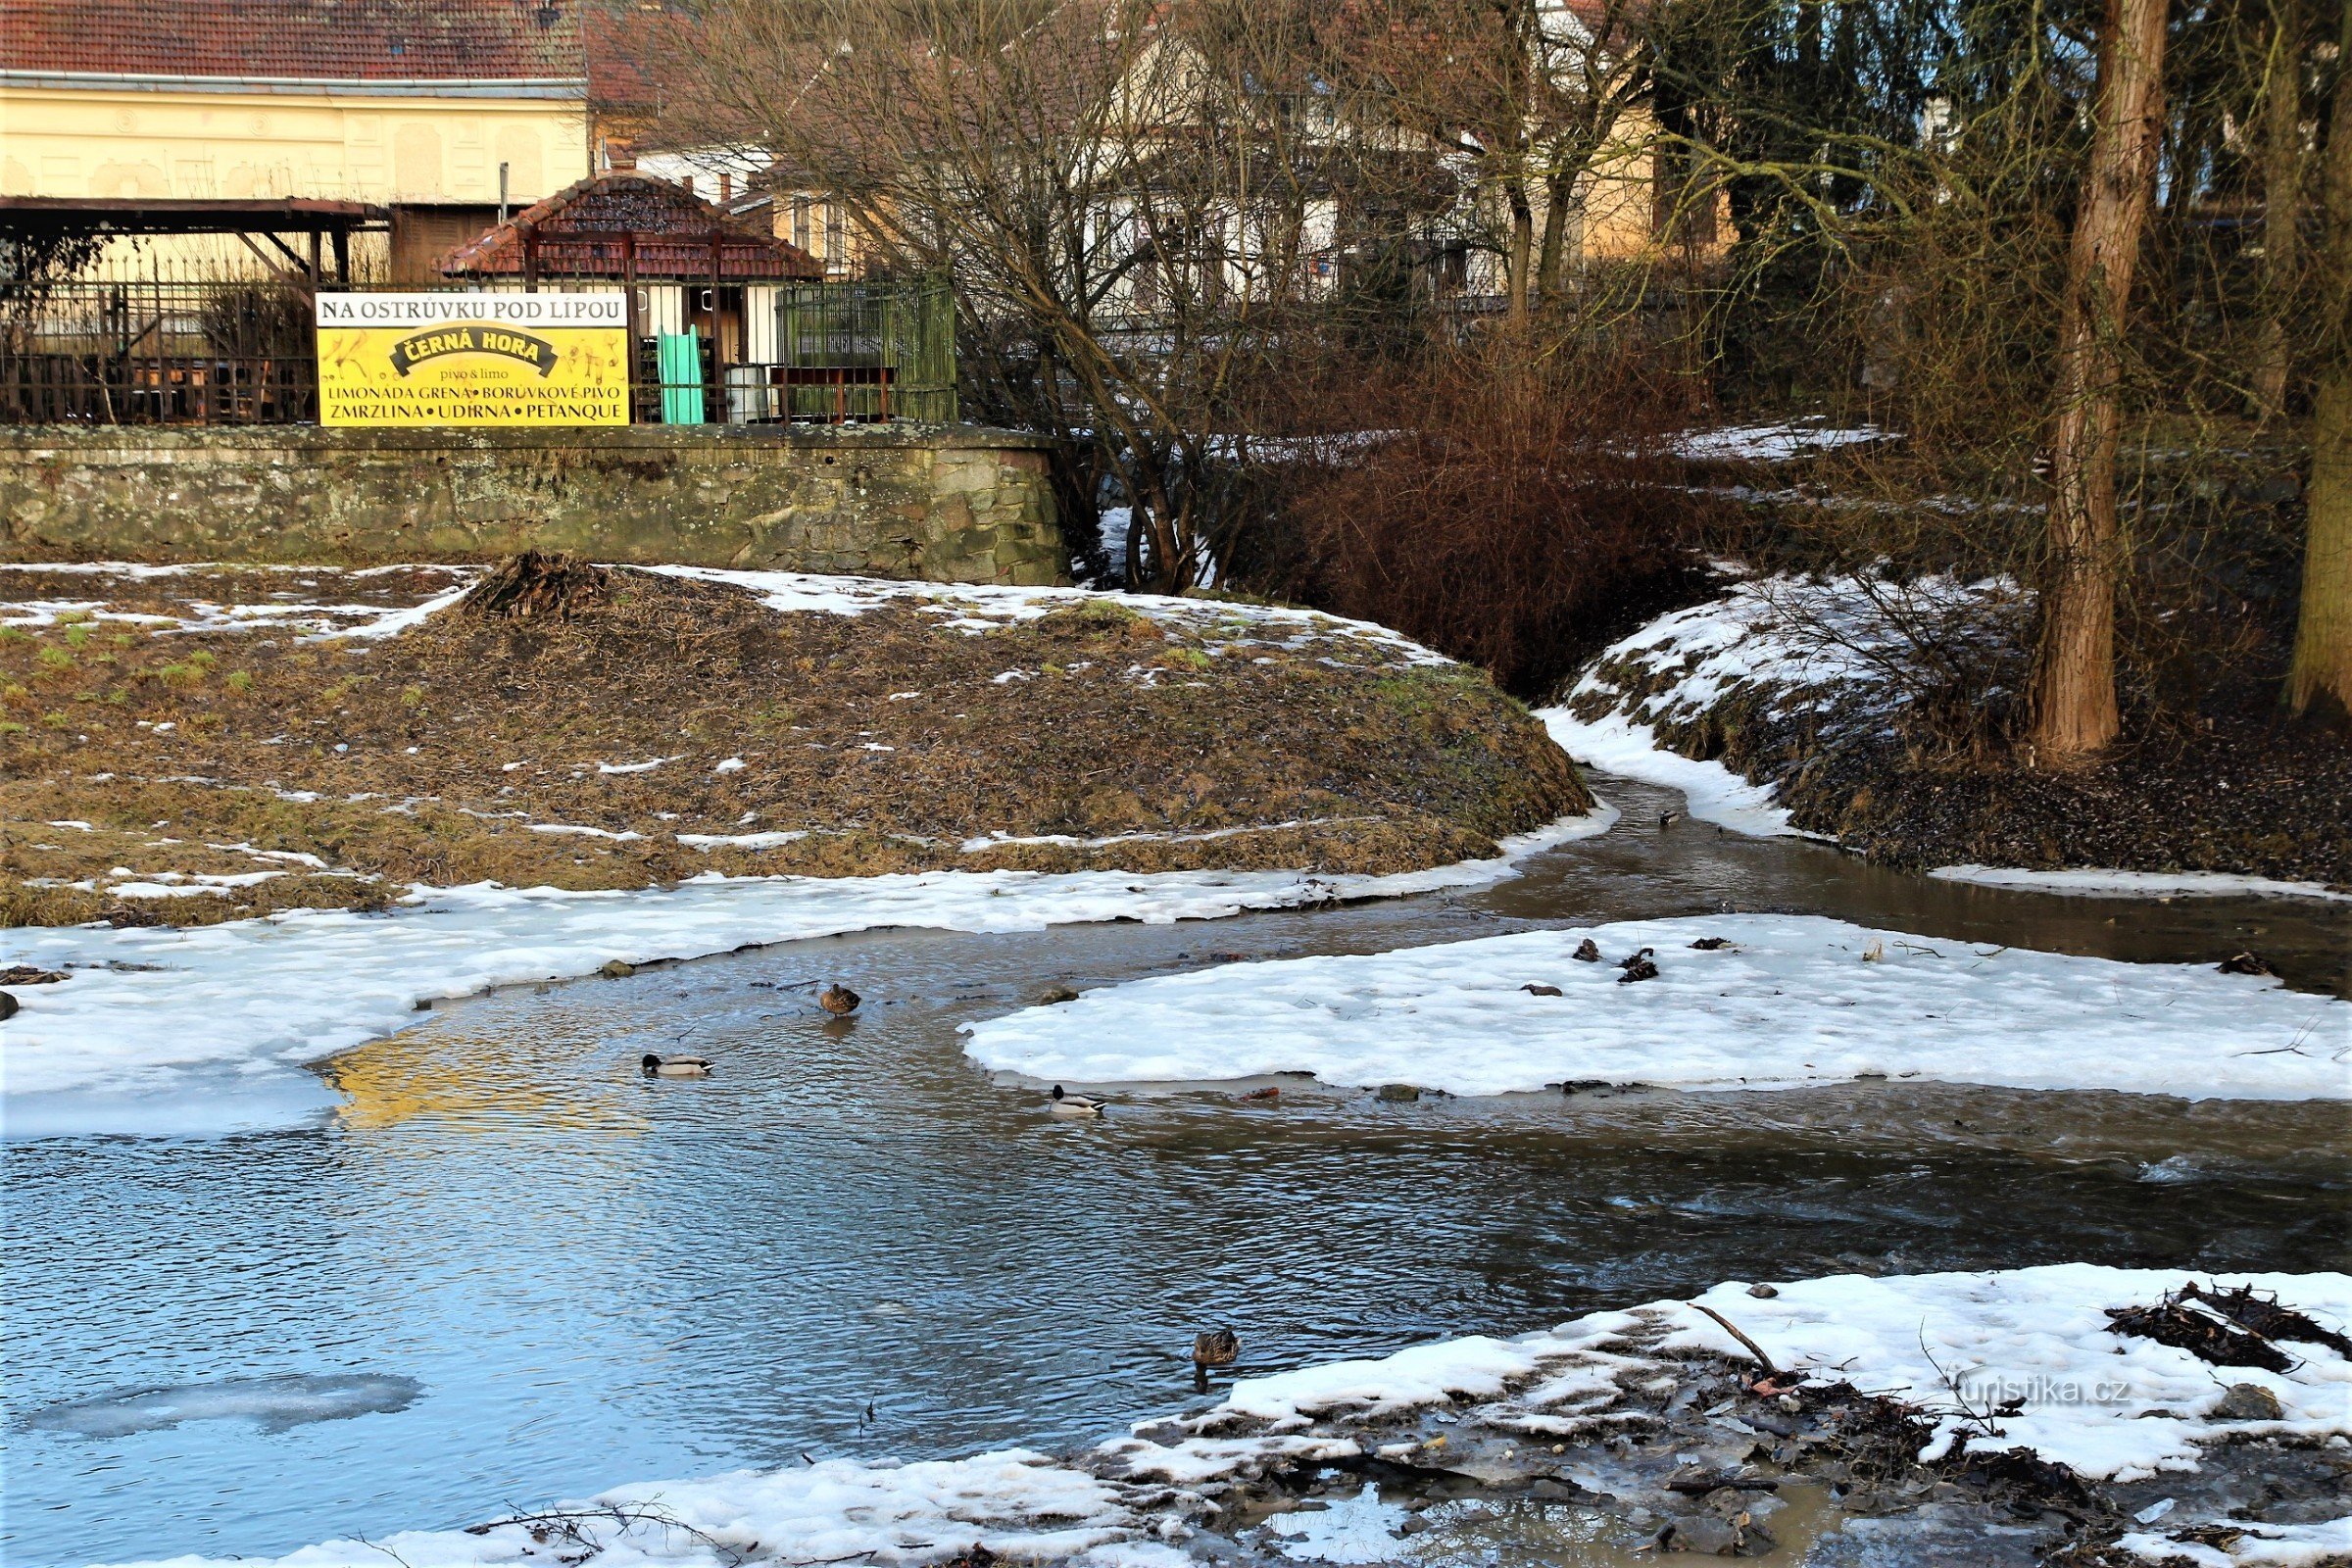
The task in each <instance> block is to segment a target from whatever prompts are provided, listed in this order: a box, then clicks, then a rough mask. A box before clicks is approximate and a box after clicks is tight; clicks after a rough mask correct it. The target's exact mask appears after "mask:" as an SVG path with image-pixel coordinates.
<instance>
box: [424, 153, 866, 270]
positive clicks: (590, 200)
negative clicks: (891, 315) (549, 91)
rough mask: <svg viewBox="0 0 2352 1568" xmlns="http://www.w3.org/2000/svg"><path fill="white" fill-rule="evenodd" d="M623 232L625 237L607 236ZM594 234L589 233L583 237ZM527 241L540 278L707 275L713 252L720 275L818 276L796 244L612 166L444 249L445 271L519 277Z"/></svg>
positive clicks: (686, 194) (814, 264)
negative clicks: (533, 243)
mask: <svg viewBox="0 0 2352 1568" xmlns="http://www.w3.org/2000/svg"><path fill="white" fill-rule="evenodd" d="M622 234H626V235H629V236H631V237H632V242H629V243H624V242H622V241H621V240H619V239H617V238H616V237H615V236H618V235H622ZM589 236H594V237H589ZM526 237H527V238H528V239H531V240H535V241H536V243H537V245H538V248H539V265H540V268H541V270H542V271H543V272H544V273H545V275H546V276H548V277H551V278H554V277H620V276H622V275H623V274H624V272H625V271H626V270H628V269H629V268H630V266H631V262H630V252H631V251H632V250H633V251H634V252H635V261H634V269H635V272H636V275H637V276H638V277H641V278H683V279H688V280H692V279H698V278H708V277H710V276H711V259H712V254H713V250H714V249H715V252H716V255H717V260H718V273H719V276H720V277H721V278H723V279H730V280H733V281H737V282H741V281H743V280H745V279H762V280H764V279H775V278H820V277H823V276H824V275H825V269H824V266H823V264H822V263H820V262H818V261H817V260H816V258H815V257H813V256H810V255H809V253H808V252H807V251H805V250H802V249H801V248H800V247H799V246H797V245H788V244H786V243H785V242H784V241H782V240H780V239H777V238H775V237H773V236H772V235H768V234H763V233H761V232H760V230H758V229H756V228H752V227H750V226H748V225H746V224H743V223H739V222H736V221H733V220H731V219H729V218H727V217H726V216H725V215H723V214H722V213H720V212H719V210H718V209H717V208H715V207H713V206H711V204H710V203H709V202H707V201H704V200H703V199H702V198H701V197H699V196H696V195H694V194H692V193H691V192H689V191H686V190H683V189H681V188H680V187H678V186H676V185H672V184H671V183H669V181H667V180H664V179H656V178H654V177H653V176H652V175H651V174H639V173H634V172H627V171H618V170H616V171H614V172H612V173H609V174H598V175H596V176H595V177H593V178H590V179H583V180H581V181H580V182H579V183H578V184H576V185H571V186H568V187H566V188H565V189H564V190H560V191H558V192H556V194H554V195H553V196H550V197H548V198H546V199H545V200H543V201H539V202H534V203H533V204H532V205H530V206H529V207H526V208H524V209H523V210H522V211H521V212H519V213H517V214H515V216H514V217H513V218H511V219H509V220H508V221H506V222H503V223H501V224H499V225H498V226H497V227H495V228H492V229H489V230H487V231H486V232H484V233H483V234H481V235H480V236H479V237H477V238H474V239H471V240H468V241H466V243H465V244H463V245H461V246H459V247H458V248H457V249H456V250H454V251H451V252H450V253H449V255H448V256H447V257H446V258H444V259H443V261H442V263H441V270H442V271H443V272H444V273H445V274H447V275H448V276H451V277H519V276H521V275H522V271H523V251H524V246H525V241H526Z"/></svg>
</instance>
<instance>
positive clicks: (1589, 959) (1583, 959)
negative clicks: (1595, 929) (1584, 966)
mask: <svg viewBox="0 0 2352 1568" xmlns="http://www.w3.org/2000/svg"><path fill="white" fill-rule="evenodd" d="M1570 956H1571V957H1573V958H1575V959H1576V961H1577V962H1579V963H1598V962H1599V961H1600V944H1599V943H1597V942H1595V941H1593V939H1592V938H1591V937H1587V938H1585V940H1584V941H1582V942H1579V943H1578V944H1577V945H1576V952H1575V953H1573V954H1571V955H1570Z"/></svg>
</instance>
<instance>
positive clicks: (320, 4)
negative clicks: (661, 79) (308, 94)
mask: <svg viewBox="0 0 2352 1568" xmlns="http://www.w3.org/2000/svg"><path fill="white" fill-rule="evenodd" d="M590 3H592V0H0V71H25V72H55V73H109V74H123V75H140V76H147V75H156V76H225V77H296V78H311V79H317V78H331V79H339V80H349V79H353V78H362V79H367V80H373V81H386V82H393V81H402V80H434V81H445V80H451V79H465V78H470V79H475V80H511V79H515V78H536V79H543V80H544V79H548V78H558V79H564V80H580V79H583V78H584V76H585V73H586V68H585V66H584V64H583V62H582V59H581V48H580V17H581V13H582V10H583V8H584V7H585V6H587V5H588V4H590Z"/></svg>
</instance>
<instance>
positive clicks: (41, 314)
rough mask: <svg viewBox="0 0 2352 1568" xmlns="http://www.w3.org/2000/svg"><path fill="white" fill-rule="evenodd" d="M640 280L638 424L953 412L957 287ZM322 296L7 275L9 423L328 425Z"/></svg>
mask: <svg viewBox="0 0 2352 1568" xmlns="http://www.w3.org/2000/svg"><path fill="white" fill-rule="evenodd" d="M510 286H512V285H510ZM537 286H538V287H541V288H593V287H606V288H610V287H613V286H615V285H613V283H611V282H607V281H602V280H597V279H586V278H583V279H579V280H576V281H571V282H560V283H552V284H551V283H541V284H539V285H537ZM626 287H627V290H628V293H629V295H630V300H629V306H630V311H629V316H630V323H631V338H632V341H633V343H634V346H635V353H634V354H633V356H632V360H631V367H630V371H631V374H630V415H631V418H632V420H633V422H636V423H641V424H785V423H820V424H843V423H862V422H872V421H881V420H894V419H906V420H919V421H924V422H941V423H944V422H949V421H952V420H954V419H955V418H956V316H955V306H954V303H953V300H952V298H951V296H950V294H949V292H948V289H947V286H946V284H945V282H944V281H941V280H936V279H918V280H902V279H869V280H861V281H857V282H825V283H773V284H760V283H749V284H735V285H731V286H725V285H720V286H706V285H702V284H697V283H691V282H684V283H678V282H671V283H663V282H641V283H636V284H633V285H627V286H626ZM369 291H370V290H369V289H368V288H366V287H364V286H363V287H360V288H355V289H352V290H349V291H348V292H369ZM314 299H315V295H314V293H313V291H312V289H311V287H310V286H308V285H307V284H305V283H302V282H299V281H290V280H283V279H278V278H269V277H259V278H244V279H221V278H213V279H206V280H202V281H173V280H171V279H166V278H137V277H124V278H121V279H117V280H111V281H100V282H92V281H73V282H64V283H23V282H10V281H8V280H7V279H5V278H0V423H6V424H80V425H105V424H308V423H314V422H316V421H317V419H318V417H319V366H318V358H317V344H316V336H315V328H314V325H313V320H314Z"/></svg>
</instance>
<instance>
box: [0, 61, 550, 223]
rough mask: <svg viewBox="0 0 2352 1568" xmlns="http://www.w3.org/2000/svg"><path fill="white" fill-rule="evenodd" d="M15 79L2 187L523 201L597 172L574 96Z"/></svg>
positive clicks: (1, 138) (190, 195)
mask: <svg viewBox="0 0 2352 1568" xmlns="http://www.w3.org/2000/svg"><path fill="white" fill-rule="evenodd" d="M128 79H138V80H141V85H139V86H137V87H135V88H129V89H125V88H118V87H81V86H50V85H24V84H20V83H16V82H11V81H7V80H4V79H0V195H9V196H68V197H148V198H172V199H179V200H222V199H243V198H254V197H286V196H300V197H314V198H321V199H327V200H338V201H361V202H372V203H380V204H384V205H394V204H417V205H457V204H463V205H469V206H481V205H489V204H494V203H496V202H497V201H498V199H499V189H498V172H499V166H500V165H502V164H504V165H505V166H506V168H507V197H508V200H509V201H511V202H513V203H514V204H515V205H516V206H521V205H524V204H527V203H530V202H533V201H536V200H538V199H539V198H540V197H542V196H547V195H552V194H553V193H554V192H556V191H558V190H561V189H563V188H564V186H565V185H568V184H570V183H571V182H572V181H574V180H577V179H582V178H585V177H586V176H587V174H588V172H589V170H588V125H587V109H586V105H585V103H584V102H583V100H582V99H581V98H579V97H576V96H570V97H546V98H537V97H507V98H501V97H486V96H482V97H477V96H470V95H467V96H449V97H439V96H425V95H422V94H421V93H419V92H417V90H416V89H415V88H410V87H403V88H402V89H401V90H399V91H384V90H380V89H379V90H373V91H370V90H368V89H367V88H365V87H361V88H354V89H351V90H338V89H335V88H320V89H318V90H307V89H306V90H302V91H269V92H263V91H252V92H247V91H226V92H223V91H197V90H188V89H184V88H174V87H170V86H164V85H155V86H149V85H146V84H145V83H146V82H150V81H159V82H160V80H161V78H128Z"/></svg>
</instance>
